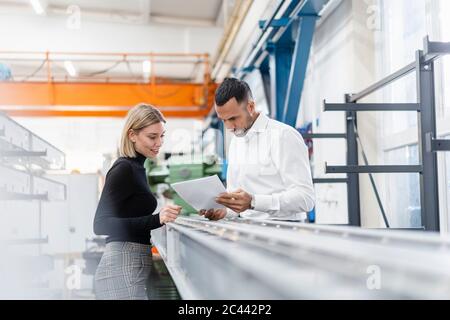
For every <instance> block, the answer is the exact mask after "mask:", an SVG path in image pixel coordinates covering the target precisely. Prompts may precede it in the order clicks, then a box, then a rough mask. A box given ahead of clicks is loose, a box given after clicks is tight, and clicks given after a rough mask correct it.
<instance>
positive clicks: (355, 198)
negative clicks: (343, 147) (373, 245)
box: [345, 95, 361, 226]
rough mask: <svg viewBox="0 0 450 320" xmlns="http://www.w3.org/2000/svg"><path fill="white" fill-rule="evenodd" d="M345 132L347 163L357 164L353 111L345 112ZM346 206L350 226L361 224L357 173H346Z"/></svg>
mask: <svg viewBox="0 0 450 320" xmlns="http://www.w3.org/2000/svg"><path fill="white" fill-rule="evenodd" d="M349 98H350V97H349V95H345V101H346V102H348V101H349ZM345 114H346V118H345V119H346V132H347V140H346V142H347V164H348V165H355V166H357V165H358V164H359V163H358V154H359V152H358V142H357V141H356V134H355V130H354V126H355V124H356V123H357V114H356V112H354V111H351V112H349V111H347V112H346V113H345ZM347 179H348V182H347V206H348V223H349V225H351V226H361V211H360V198H359V176H358V174H354V173H349V174H347Z"/></svg>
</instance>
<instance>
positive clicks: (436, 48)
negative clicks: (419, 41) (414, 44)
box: [423, 36, 450, 63]
mask: <svg viewBox="0 0 450 320" xmlns="http://www.w3.org/2000/svg"><path fill="white" fill-rule="evenodd" d="M423 54H424V63H429V62H431V61H433V60H435V59H437V58H439V57H440V56H442V55H447V54H450V42H433V41H430V39H429V37H428V36H426V37H425V38H424V41H423Z"/></svg>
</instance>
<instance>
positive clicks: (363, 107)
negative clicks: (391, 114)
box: [323, 102, 420, 111]
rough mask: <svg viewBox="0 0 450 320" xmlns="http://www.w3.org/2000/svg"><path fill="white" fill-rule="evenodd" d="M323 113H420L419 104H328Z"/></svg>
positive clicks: (325, 104) (325, 105)
mask: <svg viewBox="0 0 450 320" xmlns="http://www.w3.org/2000/svg"><path fill="white" fill-rule="evenodd" d="M323 111H420V104H418V103H326V102H324V105H323Z"/></svg>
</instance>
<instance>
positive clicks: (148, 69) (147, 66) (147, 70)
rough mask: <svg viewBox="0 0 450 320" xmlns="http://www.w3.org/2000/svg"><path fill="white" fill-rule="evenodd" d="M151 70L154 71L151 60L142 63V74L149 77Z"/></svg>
mask: <svg viewBox="0 0 450 320" xmlns="http://www.w3.org/2000/svg"><path fill="white" fill-rule="evenodd" d="M151 69H152V64H151V63H150V61H149V60H145V61H144V62H143V63H142V72H143V73H144V75H146V76H149V75H150V72H151Z"/></svg>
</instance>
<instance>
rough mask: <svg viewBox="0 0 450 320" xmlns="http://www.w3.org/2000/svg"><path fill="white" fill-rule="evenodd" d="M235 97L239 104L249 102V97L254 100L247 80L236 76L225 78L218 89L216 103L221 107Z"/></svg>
mask: <svg viewBox="0 0 450 320" xmlns="http://www.w3.org/2000/svg"><path fill="white" fill-rule="evenodd" d="M233 98H235V99H236V101H237V102H238V103H239V104H241V103H242V102H247V101H248V100H249V99H250V100H253V95H252V91H251V90H250V87H249V86H248V84H247V82H245V81H242V80H239V79H236V78H225V79H224V80H223V82H222V84H221V85H220V86H219V88H217V90H216V96H215V100H216V105H217V106H218V107H221V106H223V105H224V104H225V103H227V102H228V101H229V100H230V99H233Z"/></svg>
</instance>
